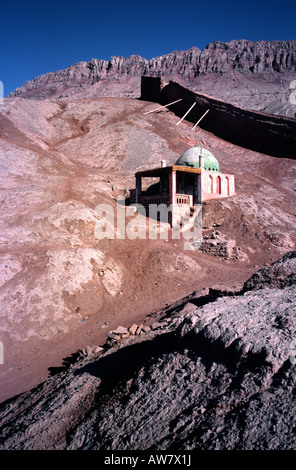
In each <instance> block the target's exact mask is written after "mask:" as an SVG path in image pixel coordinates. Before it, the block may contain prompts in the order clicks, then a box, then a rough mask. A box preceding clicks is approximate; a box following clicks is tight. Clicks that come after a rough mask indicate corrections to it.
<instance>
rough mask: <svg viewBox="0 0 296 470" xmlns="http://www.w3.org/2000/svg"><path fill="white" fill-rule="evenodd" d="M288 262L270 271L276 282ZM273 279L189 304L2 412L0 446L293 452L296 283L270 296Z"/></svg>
mask: <svg viewBox="0 0 296 470" xmlns="http://www.w3.org/2000/svg"><path fill="white" fill-rule="evenodd" d="M292 259H295V252H293V253H290V254H289V255H287V256H285V257H284V258H283V259H282V260H280V261H279V262H278V263H277V266H278V267H279V266H280V265H281V267H282V273H284V272H285V273H286V274H283V278H285V277H286V278H288V277H289V271H290V268H291V260H292ZM275 264H276V263H275ZM275 276H276V271H275V270H274V267H271V268H270V270H269V282H266V283H265V284H267V285H266V288H262V289H255V290H250V291H248V292H245V293H243V291H241V292H240V293H239V294H237V295H232V296H228V295H225V296H222V297H220V298H218V299H217V300H216V301H214V302H210V303H205V305H203V306H200V307H198V306H197V305H202V304H200V303H197V304H196V308H195V309H194V308H193V306H194V299H193V300H191V302H190V307H191V308H189V309H186V308H184V309H183V310H182V311H180V314H179V315H176V312H171V314H172V316H171V317H170V319H171V321H167V326H165V327H163V328H162V329H161V330H159V329H156V330H153V329H152V330H149V331H148V332H147V334H146V335H143V334H142V335H138V336H137V335H136V336H133V337H132V338H131V337H129V338H127V340H126V343H125V344H121V346H120V347H118V346H116V347H113V348H111V349H109V350H108V351H107V352H105V353H102V352H101V351H100V353H99V354H98V355H97V356H92V357H88V358H86V359H82V360H81V361H80V362H78V363H77V364H75V365H74V366H72V368H71V369H70V370H69V371H68V372H64V373H62V374H59V375H57V376H55V377H52V378H51V379H49V380H47V381H46V382H45V383H44V384H42V385H41V386H39V387H37V388H36V389H34V390H32V391H31V392H28V393H25V394H23V395H21V396H19V397H16V398H15V399H13V400H10V401H9V402H8V403H6V404H3V405H2V406H1V408H0V419H1V428H0V433H1V434H0V435H1V441H0V442H1V444H0V448H1V449H109V450H120V449H129V450H131V449H136V450H141V449H153V450H156V449H162V450H168V449H171V450H181V449H187V450H188V449H200V450H207V449H216V450H218V449H229V450H239V449H244V450H255V449H258V450H259V449H261V450H262V449H269V450H272V449H278V450H284V449H295V448H296V435H295V425H296V421H295V419H296V418H295V416H296V413H295V412H296V403H295V399H294V396H293V388H294V387H295V385H296V367H295V364H293V361H292V360H291V347H292V346H291V344H292V345H293V340H294V339H295V337H296V311H295V308H294V307H293V306H294V305H295V300H296V291H295V282H294V283H290V285H286V286H285V287H283V288H280V287H279V286H277V287H274V288H272V287H273V286H274V285H275V284H273V280H274V278H275ZM266 279H267V277H266ZM199 302H200V298H199ZM182 312H183V313H182ZM174 313H175V314H174Z"/></svg>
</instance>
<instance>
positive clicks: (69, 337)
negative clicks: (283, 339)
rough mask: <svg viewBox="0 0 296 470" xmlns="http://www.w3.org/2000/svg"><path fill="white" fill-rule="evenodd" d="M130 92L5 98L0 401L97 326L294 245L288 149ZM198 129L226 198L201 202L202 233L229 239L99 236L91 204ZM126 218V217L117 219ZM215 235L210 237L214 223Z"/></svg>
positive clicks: (93, 334)
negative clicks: (218, 129)
mask: <svg viewBox="0 0 296 470" xmlns="http://www.w3.org/2000/svg"><path fill="white" fill-rule="evenodd" d="M154 108H155V103H154V104H153V103H149V102H144V101H141V100H138V99H131V98H114V97H112V98H106V97H103V98H83V99H73V98H72V99H68V100H60V101H59V100H58V101H54V102H52V101H50V100H40V101H39V100H28V99H22V98H10V99H7V100H5V103H4V105H3V106H2V109H1V213H2V217H1V239H0V253H1V315H2V321H1V341H2V342H3V344H4V354H5V361H4V362H5V363H4V365H1V371H0V373H1V391H0V398H1V401H4V400H6V399H8V398H10V397H12V396H14V395H16V394H19V393H21V392H23V391H26V390H29V389H31V388H32V387H33V386H35V385H37V384H38V383H40V382H42V381H44V380H45V379H46V378H47V376H48V374H49V368H54V367H59V366H61V365H62V361H63V358H65V357H68V356H71V354H73V353H75V352H76V351H78V350H79V349H80V348H83V347H85V346H86V345H89V344H91V345H93V344H97V345H102V344H104V343H105V341H106V328H107V329H108V330H112V328H114V327H117V326H118V325H123V326H129V325H131V324H132V323H138V324H140V323H143V322H145V321H146V317H147V315H151V314H152V313H153V314H155V316H157V315H158V314H161V313H162V311H163V309H164V308H165V307H167V306H168V305H170V304H173V303H174V302H177V301H178V300H180V299H182V298H184V297H186V296H188V295H190V294H191V293H192V292H193V291H201V290H202V289H204V288H208V287H213V286H214V285H217V284H220V285H221V284H222V285H225V286H227V287H229V288H238V287H239V286H241V285H242V283H244V282H245V281H246V280H247V279H248V278H249V277H250V276H251V275H252V274H253V273H254V272H256V271H257V270H258V269H259V268H260V267H263V266H266V265H268V264H270V263H272V262H274V261H275V260H277V259H278V258H280V257H281V256H282V255H284V254H285V253H287V252H288V251H290V250H291V249H293V247H294V246H295V187H294V183H295V161H294V160H291V159H285V158H275V157H269V156H268V155H264V154H260V153H257V152H253V151H249V150H245V149H243V148H240V147H237V146H235V145H233V144H230V143H227V142H225V141H222V140H221V139H219V138H217V137H215V136H214V135H213V134H211V133H209V132H206V131H204V130H202V129H199V128H197V131H192V124H191V123H189V122H186V121H185V120H184V121H183V122H182V125H179V126H176V123H177V121H178V117H177V116H175V115H174V114H173V113H171V112H170V111H169V110H168V109H164V110H161V111H157V112H155V113H151V114H145V113H146V112H147V111H149V110H152V109H154ZM196 141H198V142H199V143H200V145H202V146H203V147H204V148H207V149H209V150H210V151H211V152H212V153H213V154H214V155H215V156H216V157H217V159H218V160H219V163H220V168H221V170H222V172H225V173H231V174H234V175H235V179H236V196H235V197H233V198H228V199H223V200H220V201H212V202H207V203H205V204H204V205H203V235H207V234H209V233H212V232H213V231H214V232H215V231H218V235H217V236H216V238H219V237H220V241H219V240H218V243H220V244H222V243H224V244H225V243H226V245H227V243H230V245H229V246H231V247H233V246H236V247H239V249H240V253H241V256H239V257H237V256H234V252H233V251H231V250H228V251H227V250H226V251H225V250H224V251H223V250H222V251H221V253H220V255H219V253H218V252H217V250H216V251H215V250H212V251H211V250H206V249H205V250H195V251H184V249H183V241H182V240H171V239H169V240H161V239H160V238H159V239H157V240H148V239H145V240H141V239H137V238H136V239H134V240H131V239H128V238H126V239H125V240H121V239H113V240H110V239H104V240H98V239H97V238H96V237H95V230H94V229H95V226H96V223H97V222H98V215H97V213H96V207H97V206H98V205H99V204H103V203H107V204H110V205H112V207H114V211H116V199H117V197H118V196H122V197H128V194H129V189H130V188H133V187H134V185H135V182H134V173H135V171H137V170H139V169H146V168H147V169H148V168H151V167H157V166H159V164H160V160H161V159H162V158H163V157H165V159H166V160H167V162H168V164H169V163H170V164H172V163H174V162H175V161H176V160H177V158H178V157H179V156H180V155H181V154H182V153H183V152H184V151H185V150H186V149H188V148H190V147H192V146H193V145H195V143H196ZM127 220H129V219H127ZM214 238H215V235H214Z"/></svg>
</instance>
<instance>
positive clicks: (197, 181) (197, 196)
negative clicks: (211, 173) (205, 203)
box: [193, 174, 202, 205]
mask: <svg viewBox="0 0 296 470" xmlns="http://www.w3.org/2000/svg"><path fill="white" fill-rule="evenodd" d="M201 180H202V177H201V174H200V175H199V174H196V175H194V186H193V205H194V204H201V202H202V193H201Z"/></svg>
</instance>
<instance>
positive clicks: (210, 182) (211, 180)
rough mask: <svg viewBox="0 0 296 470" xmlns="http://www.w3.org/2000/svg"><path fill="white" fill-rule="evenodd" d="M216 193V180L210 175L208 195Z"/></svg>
mask: <svg viewBox="0 0 296 470" xmlns="http://www.w3.org/2000/svg"><path fill="white" fill-rule="evenodd" d="M213 192H214V178H213V176H212V175H209V179H208V193H213Z"/></svg>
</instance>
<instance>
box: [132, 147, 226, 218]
mask: <svg viewBox="0 0 296 470" xmlns="http://www.w3.org/2000/svg"><path fill="white" fill-rule="evenodd" d="M135 176H136V189H135V190H131V192H130V201H131V203H137V204H141V205H143V206H145V207H148V206H149V205H150V204H158V205H159V204H166V205H167V206H170V207H171V212H172V216H171V220H170V223H171V225H172V226H174V225H175V222H178V220H177V217H179V218H180V214H181V216H182V211H183V212H186V211H187V212H188V211H189V212H191V213H192V212H193V209H194V206H196V205H197V204H201V203H202V202H203V201H206V200H209V199H217V198H222V197H230V196H233V195H234V194H235V186H234V176H233V175H229V174H223V173H221V171H220V165H219V162H218V160H217V158H216V157H215V156H214V155H213V154H212V153H211V152H209V150H206V149H204V148H202V147H199V146H197V145H196V146H194V147H192V148H190V149H188V150H186V151H185V152H184V153H183V154H182V155H181V156H180V157H179V158H178V159H177V161H176V163H175V164H174V165H172V166H166V164H165V162H164V161H162V164H161V167H160V168H154V169H151V170H144V171H139V172H137V173H136V175H135ZM155 177H156V178H159V181H158V183H156V184H153V185H152V186H150V188H148V189H147V190H145V191H142V178H155ZM175 209H178V210H175ZM174 212H175V214H178V216H177V215H176V217H175V216H174Z"/></svg>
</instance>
